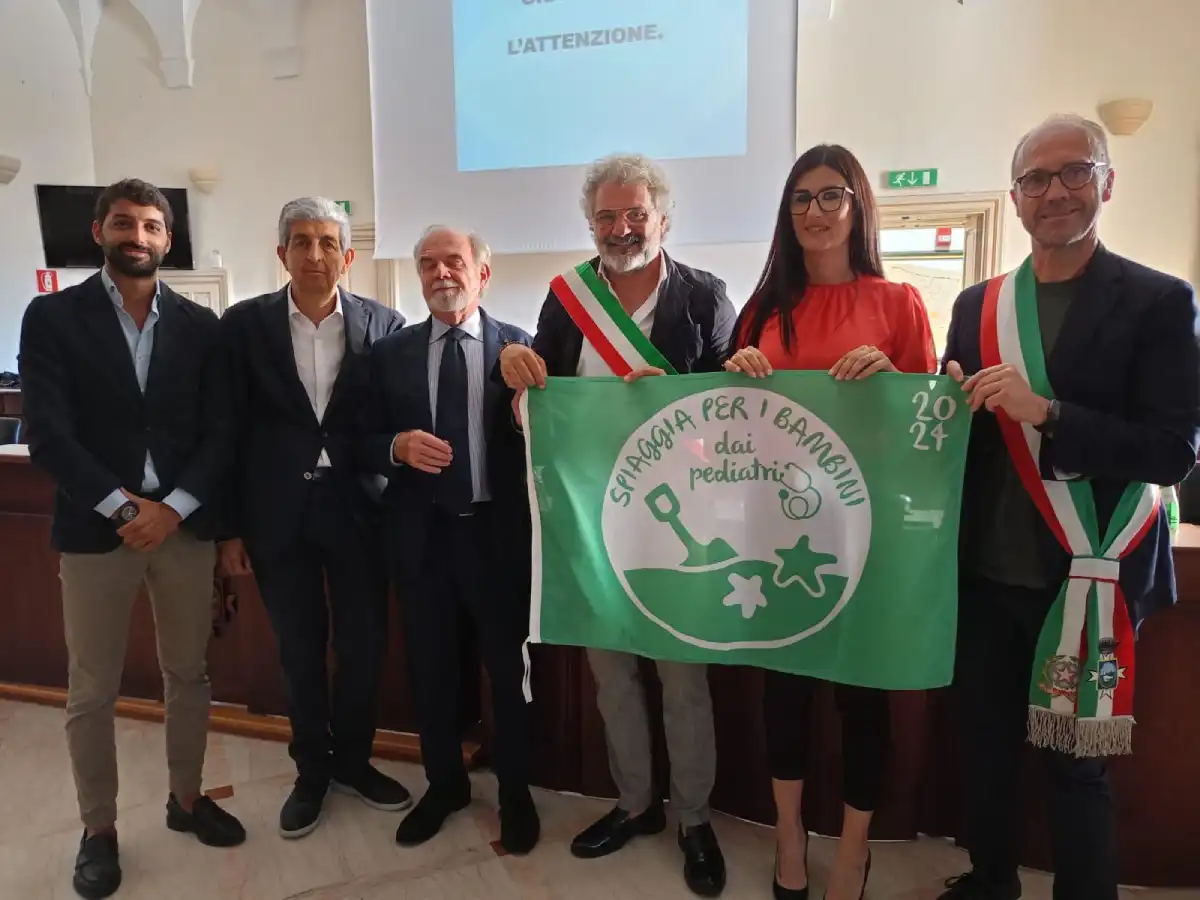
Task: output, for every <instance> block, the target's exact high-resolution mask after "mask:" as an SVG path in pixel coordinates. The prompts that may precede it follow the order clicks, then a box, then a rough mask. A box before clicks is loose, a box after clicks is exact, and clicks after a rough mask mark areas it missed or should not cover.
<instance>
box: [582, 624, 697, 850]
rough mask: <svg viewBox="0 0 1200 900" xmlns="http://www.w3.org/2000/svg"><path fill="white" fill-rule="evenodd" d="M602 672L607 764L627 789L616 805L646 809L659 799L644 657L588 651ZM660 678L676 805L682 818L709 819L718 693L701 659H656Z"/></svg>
mask: <svg viewBox="0 0 1200 900" xmlns="http://www.w3.org/2000/svg"><path fill="white" fill-rule="evenodd" d="M587 657H588V664H589V665H590V666H591V669H592V676H593V677H594V678H595V679H596V688H597V690H596V702H597V705H598V706H599V707H600V715H601V716H602V717H603V718H604V734H605V738H606V740H607V743H608V765H609V770H610V771H611V772H612V777H613V781H615V782H616V784H617V789H618V790H619V791H620V792H621V797H620V799H619V800H618V801H617V805H618V806H619V807H620V808H621V809H623V810H625V811H627V812H632V813H641V812H642V811H643V810H645V809H646V808H647V807H648V806H649V805H650V803H651V801H652V800H653V799H654V793H653V791H654V785H653V772H652V767H651V758H650V722H649V720H648V718H647V715H646V694H645V691H644V689H643V687H642V681H641V677H640V676H639V674H638V657H637V656H634V655H633V654H631V653H617V652H615V651H612V650H595V649H591V648H589V649H588V651H587ZM655 665H656V666H657V667H658V678H659V680H660V681H661V682H662V688H663V691H662V694H663V697H662V699H663V726H664V728H665V730H666V735H667V754H668V755H669V757H670V760H671V807H672V808H673V809H674V810H675V811H676V813H677V814H678V816H679V824H680V825H682V826H683V827H684V828H691V827H693V826H695V825H701V824H703V823H704V822H707V821H708V818H709V809H708V798H709V795H710V794H711V793H712V788H713V782H714V781H715V780H716V775H717V745H716V735H715V734H714V732H713V715H712V695H711V694H710V693H709V690H708V670H707V668H706V667H705V666H702V665H693V664H686V663H675V662H663V661H661V660H659V661H657V662H655Z"/></svg>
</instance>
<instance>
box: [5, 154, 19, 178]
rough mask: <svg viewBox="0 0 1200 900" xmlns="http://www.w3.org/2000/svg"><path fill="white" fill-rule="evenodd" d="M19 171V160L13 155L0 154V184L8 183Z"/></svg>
mask: <svg viewBox="0 0 1200 900" xmlns="http://www.w3.org/2000/svg"><path fill="white" fill-rule="evenodd" d="M20 171H21V161H20V160H19V159H17V158H16V157H15V156H4V155H2V154H0V184H10V183H11V182H12V180H13V179H14V178H16V177H17V173H18V172H20Z"/></svg>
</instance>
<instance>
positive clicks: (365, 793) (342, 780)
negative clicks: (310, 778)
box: [329, 765, 413, 812]
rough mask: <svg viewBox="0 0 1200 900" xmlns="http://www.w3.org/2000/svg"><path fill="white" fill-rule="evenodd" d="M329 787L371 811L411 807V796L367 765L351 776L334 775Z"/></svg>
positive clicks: (397, 809)
mask: <svg viewBox="0 0 1200 900" xmlns="http://www.w3.org/2000/svg"><path fill="white" fill-rule="evenodd" d="M329 786H330V787H331V788H333V789H334V790H335V791H337V792H338V793H339V794H349V795H350V796H351V797H357V798H358V799H359V800H361V801H362V802H363V803H365V804H367V806H369V807H371V808H372V809H381V810H383V811H384V812H399V811H400V810H402V809H408V808H409V807H410V806H412V805H413V799H412V794H410V793H409V792H408V790H407V789H406V788H405V787H404V785H402V784H401V783H400V782H398V781H397V780H396V779H395V778H389V777H388V776H387V775H384V774H383V773H382V772H380V771H379V770H378V769H376V768H375V767H374V766H371V765H367V766H365V767H364V768H362V769H360V770H358V771H357V772H355V773H354V774H353V775H349V774H344V775H335V776H334V778H333V781H331V782H330V784H329Z"/></svg>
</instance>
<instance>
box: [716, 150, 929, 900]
mask: <svg viewBox="0 0 1200 900" xmlns="http://www.w3.org/2000/svg"><path fill="white" fill-rule="evenodd" d="M734 334H735V347H736V348H737V350H736V352H735V353H734V354H733V356H732V357H731V358H730V359H729V361H728V362H727V363H726V364H725V367H726V368H727V369H728V370H729V371H731V372H744V373H745V374H747V375H749V376H751V377H753V378H765V377H767V376H769V375H770V374H771V373H772V372H773V371H774V370H775V369H816V370H820V371H828V372H829V374H830V375H832V376H833V377H834V378H838V379H842V380H848V379H859V378H866V377H868V376H870V375H873V374H875V373H876V372H897V371H899V372H934V371H936V368H937V359H936V356H935V353H934V349H933V334H932V331H931V330H930V327H929V316H928V314H927V313H926V312H925V304H924V303H923V302H922V300H921V296H920V294H918V293H917V291H916V289H914V288H913V287H911V286H910V285H907V284H895V283H893V282H890V281H887V280H886V279H885V278H884V277H883V266H882V264H881V262H880V256H879V219H878V212H877V210H876V205H875V197H874V195H873V193H872V191H871V185H870V183H869V181H868V179H867V176H866V173H865V172H864V171H863V168H862V166H861V165H860V164H859V162H858V160H857V159H855V158H854V155H853V154H852V153H850V151H849V150H846V149H845V148H844V147H839V146H832V145H821V146H817V147H813V148H812V149H811V150H809V151H808V152H806V153H805V154H804V155H803V156H801V157H800V158H799V159H798V160H796V164H795V165H794V166H793V167H792V171H791V174H789V175H788V179H787V184H786V186H785V188H784V193H783V199H782V200H781V202H780V204H779V217H778V221H777V222H776V226H775V237H774V240H773V242H772V244H771V250H770V253H769V255H768V256H767V264H766V267H765V268H764V270H763V274H762V277H761V278H760V279H759V282H758V287H757V288H756V289H755V291H754V294H753V296H752V297H751V298H750V300H749V302H748V303H747V304H746V307H745V308H744V309H743V310H742V314H741V316H740V317H739V319H738V324H737V328H736V329H735V331H734ZM818 684H819V682H818V681H817V680H816V679H812V678H806V677H801V676H797V675H786V674H783V673H780V672H771V671H768V672H766V673H765V683H764V696H763V717H764V720H765V726H766V733H767V748H768V753H769V756H770V764H771V786H772V789H773V791H774V794H775V807H776V810H777V812H778V818H777V820H776V821H777V824H776V835H777V840H778V861H777V863H776V871H775V882H774V889H775V897H776V898H777V900H806V898H807V897H808V886H807V885H808V871H807V870H808V865H807V855H808V834H807V831H806V830H805V828H804V825H803V824H802V822H801V818H800V800H801V796H802V792H803V789H804V776H805V774H806V772H807V769H808V760H809V753H810V745H811V734H810V724H811V710H812V699H813V693H814V691H815V690H816V687H817V685H818ZM833 690H834V697H835V700H836V703H837V707H838V711H839V712H840V714H841V718H842V769H843V775H842V798H843V801H844V803H845V816H844V819H843V824H842V839H841V841H840V843H839V844H838V849H837V854H836V856H835V859H834V864H833V871H832V873H831V875H830V883H829V888H828V892H827V894H826V897H827V898H828V900H856V898H861V897H862V895H863V894H864V893H865V891H866V884H867V877H868V876H869V875H870V870H871V854H870V850H869V847H868V845H867V830H868V828H869V826H870V824H871V815H872V813H873V812H874V810H875V808H876V807H877V805H878V803H879V799H880V797H881V795H882V793H883V778H884V769H885V767H886V765H887V753H888V744H889V740H890V730H891V716H890V712H889V709H888V695H887V694H886V693H885V692H884V691H880V690H875V689H872V688H862V687H853V686H850V685H843V684H838V685H834V688H833Z"/></svg>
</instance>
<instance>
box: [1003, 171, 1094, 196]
mask: <svg viewBox="0 0 1200 900" xmlns="http://www.w3.org/2000/svg"><path fill="white" fill-rule="evenodd" d="M1107 168H1108V164H1107V163H1095V162H1077V163H1068V164H1067V165H1065V166H1063V167H1062V168H1061V169H1059V170H1058V171H1057V172H1047V171H1046V170H1045V169H1033V170H1032V171H1029V172H1026V173H1025V174H1024V175H1022V176H1021V177H1020V178H1018V179H1016V180H1015V181H1014V182H1013V184H1014V185H1016V187H1017V189H1018V190H1020V192H1021V193H1022V194H1023V195H1024V196H1026V197H1029V198H1031V199H1036V198H1037V197H1041V196H1042V195H1043V194H1045V193H1046V191H1048V190H1050V185H1051V183H1052V182H1053V181H1054V179H1055V178H1057V179H1058V180H1059V181H1060V182H1061V183H1062V186H1063V187H1065V188H1066V189H1067V190H1068V191H1077V190H1079V189H1080V188H1082V187H1086V186H1087V185H1088V184H1089V183H1091V181H1092V179H1093V178H1095V177H1096V173H1097V172H1099V171H1102V170H1103V169H1107Z"/></svg>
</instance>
